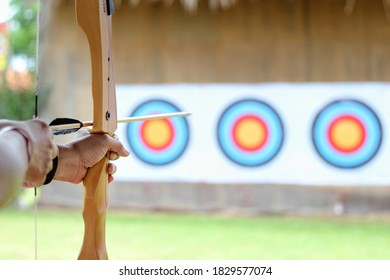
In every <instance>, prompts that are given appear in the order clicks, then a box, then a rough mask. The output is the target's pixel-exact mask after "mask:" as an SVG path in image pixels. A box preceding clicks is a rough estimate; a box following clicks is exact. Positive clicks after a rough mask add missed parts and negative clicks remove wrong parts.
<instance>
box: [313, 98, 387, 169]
mask: <svg viewBox="0 0 390 280" xmlns="http://www.w3.org/2000/svg"><path fill="white" fill-rule="evenodd" d="M312 140H313V144H314V147H315V149H316V151H317V153H318V154H319V156H320V157H321V158H322V159H323V160H325V161H326V162H327V163H329V164H331V165H333V166H335V167H339V168H357V167H360V166H362V165H364V164H366V163H368V162H369V161H370V160H372V159H373V158H374V157H375V155H376V154H377V152H378V150H379V148H380V146H381V143H382V125H381V122H380V120H379V118H378V116H377V115H376V114H375V112H374V111H373V110H372V109H371V108H370V107H369V106H367V105H366V104H364V103H363V102H360V101H357V100H350V99H342V100H336V101H334V102H332V103H330V104H328V105H327V106H325V107H324V108H323V109H322V110H321V111H320V112H319V113H318V114H317V116H316V118H315V120H314V122H313V127H312Z"/></svg>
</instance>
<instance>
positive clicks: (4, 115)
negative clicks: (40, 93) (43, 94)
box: [0, 85, 35, 120]
mask: <svg viewBox="0 0 390 280" xmlns="http://www.w3.org/2000/svg"><path fill="white" fill-rule="evenodd" d="M0 92H1V94H0V119H13V120H28V119H31V118H32V117H33V115H34V111H35V110H34V108H35V101H34V100H35V94H34V91H33V90H23V89H19V90H11V89H9V88H8V87H7V86H6V85H3V86H1V87H0Z"/></svg>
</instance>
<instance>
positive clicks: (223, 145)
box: [217, 99, 284, 167]
mask: <svg viewBox="0 0 390 280" xmlns="http://www.w3.org/2000/svg"><path fill="white" fill-rule="evenodd" d="M248 114H251V115H256V116H258V117H259V118H261V119H262V120H263V121H264V122H265V123H266V124H267V126H268V133H269V135H268V137H269V138H268V141H267V143H265V146H263V147H262V148H261V149H259V150H258V151H250V152H249V151H243V150H241V149H239V148H237V147H236V145H235V144H234V140H233V139H232V137H231V133H232V129H233V125H234V123H235V121H236V120H237V119H239V118H240V117H241V116H244V115H248ZM217 140H218V144H219V147H220V149H221V150H222V152H223V153H224V154H225V156H226V157H227V158H228V159H230V160H231V161H233V162H234V163H236V164H238V165H241V166H246V167H255V166H260V165H263V164H266V163H268V162H269V161H271V160H272V159H273V158H275V156H276V155H277V154H278V153H279V151H280V149H281V147H282V145H283V141H284V128H283V123H282V121H281V119H280V117H279V115H278V114H277V113H276V111H275V110H274V109H273V108H272V107H271V106H270V105H268V104H267V103H265V102H262V101H259V100H255V99H243V100H239V101H237V102H234V103H233V104H231V105H230V106H229V107H228V108H227V109H226V110H225V111H224V112H223V113H222V115H221V117H220V119H219V121H218V127H217Z"/></svg>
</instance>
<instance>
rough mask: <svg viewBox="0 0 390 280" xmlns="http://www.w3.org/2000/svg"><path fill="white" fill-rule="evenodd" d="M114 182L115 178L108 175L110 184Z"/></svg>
mask: <svg viewBox="0 0 390 280" xmlns="http://www.w3.org/2000/svg"><path fill="white" fill-rule="evenodd" d="M112 181H114V176H112V175H108V183H109V184H110V183H111V182H112Z"/></svg>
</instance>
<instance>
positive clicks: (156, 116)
mask: <svg viewBox="0 0 390 280" xmlns="http://www.w3.org/2000/svg"><path fill="white" fill-rule="evenodd" d="M189 115H191V113H189V112H175V113H166V114H154V115H146V116H136V117H129V118H123V119H118V121H117V122H118V123H129V122H139V121H147V120H158V119H167V118H174V117H186V116H189ZM90 126H93V121H85V122H83V124H82V125H81V124H79V123H71V124H59V125H51V126H50V129H51V130H53V131H54V130H55V131H61V130H68V129H79V128H82V127H90Z"/></svg>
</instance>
